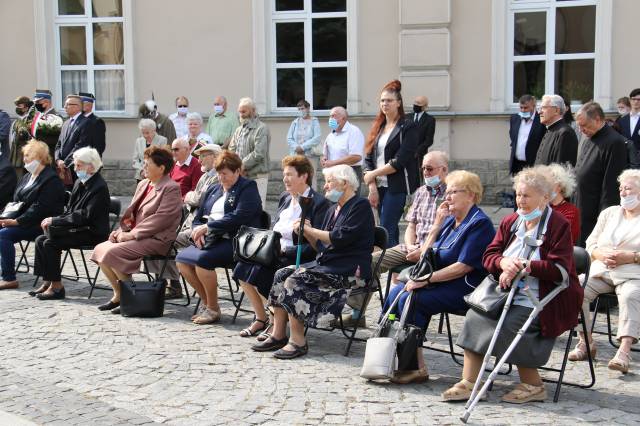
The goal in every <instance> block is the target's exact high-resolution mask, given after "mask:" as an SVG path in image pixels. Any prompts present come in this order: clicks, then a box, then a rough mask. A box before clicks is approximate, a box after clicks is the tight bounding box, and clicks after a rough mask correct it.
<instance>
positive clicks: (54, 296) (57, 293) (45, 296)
mask: <svg viewBox="0 0 640 426" xmlns="http://www.w3.org/2000/svg"><path fill="white" fill-rule="evenodd" d="M64 296H65V290H64V287H62V288H60V289H58V290H55V289H54V290H53V293H40V294H38V295H36V297H37V298H38V299H39V300H62V299H64Z"/></svg>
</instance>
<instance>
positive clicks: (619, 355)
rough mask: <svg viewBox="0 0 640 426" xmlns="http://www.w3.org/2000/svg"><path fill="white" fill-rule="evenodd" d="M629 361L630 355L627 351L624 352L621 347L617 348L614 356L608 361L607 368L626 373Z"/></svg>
mask: <svg viewBox="0 0 640 426" xmlns="http://www.w3.org/2000/svg"><path fill="white" fill-rule="evenodd" d="M630 362H631V355H630V354H629V352H624V351H623V350H621V349H618V352H616V356H614V357H613V358H612V359H611V361H609V365H608V367H609V370H616V371H619V372H621V373H623V374H627V373H628V372H629V363H630Z"/></svg>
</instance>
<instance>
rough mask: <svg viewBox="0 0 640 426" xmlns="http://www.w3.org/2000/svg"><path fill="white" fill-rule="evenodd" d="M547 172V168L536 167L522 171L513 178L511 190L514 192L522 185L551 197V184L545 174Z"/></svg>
mask: <svg viewBox="0 0 640 426" xmlns="http://www.w3.org/2000/svg"><path fill="white" fill-rule="evenodd" d="M548 170H549V166H536V167H528V168H526V169H522V171H521V172H520V173H518V174H517V175H515V176H514V177H513V189H514V190H516V188H517V186H518V185H520V184H522V185H526V186H528V187H529V188H531V189H533V190H535V191H538V192H539V193H540V194H542V195H546V196H547V197H551V191H553V184H552V183H551V181H550V180H549V178H548V177H547V174H546V173H545V172H547V171H548Z"/></svg>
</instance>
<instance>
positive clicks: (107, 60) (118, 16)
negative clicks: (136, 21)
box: [55, 0, 126, 112]
mask: <svg viewBox="0 0 640 426" xmlns="http://www.w3.org/2000/svg"><path fill="white" fill-rule="evenodd" d="M122 2H123V0H57V11H56V12H57V13H56V17H55V36H56V66H57V68H56V73H57V75H56V78H57V81H58V90H57V92H58V93H60V95H61V99H64V98H65V97H66V96H67V95H69V94H72V93H78V92H81V91H82V92H91V93H94V94H95V96H96V105H95V108H96V110H97V111H107V112H124V110H125V71H126V69H125V59H124V57H125V54H124V51H125V49H124V37H123V25H124V18H123V10H122Z"/></svg>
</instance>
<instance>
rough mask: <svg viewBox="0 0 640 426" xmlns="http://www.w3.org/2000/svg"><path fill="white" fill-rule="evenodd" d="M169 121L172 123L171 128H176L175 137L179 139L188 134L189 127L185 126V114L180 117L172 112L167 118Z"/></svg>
mask: <svg viewBox="0 0 640 426" xmlns="http://www.w3.org/2000/svg"><path fill="white" fill-rule="evenodd" d="M169 120H171V121H172V122H173V127H175V128H176V137H178V138H181V137H183V136H186V135H188V134H189V125H188V124H187V115H186V114H185V115H184V116H182V115H180V114H178V113H177V112H174V113H173V114H171V115H170V116H169ZM172 142H173V141H172Z"/></svg>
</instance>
